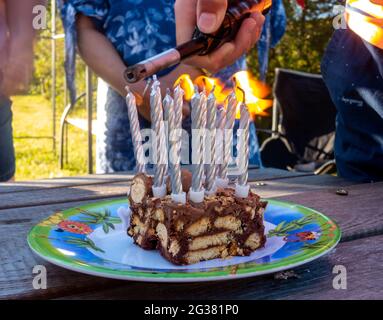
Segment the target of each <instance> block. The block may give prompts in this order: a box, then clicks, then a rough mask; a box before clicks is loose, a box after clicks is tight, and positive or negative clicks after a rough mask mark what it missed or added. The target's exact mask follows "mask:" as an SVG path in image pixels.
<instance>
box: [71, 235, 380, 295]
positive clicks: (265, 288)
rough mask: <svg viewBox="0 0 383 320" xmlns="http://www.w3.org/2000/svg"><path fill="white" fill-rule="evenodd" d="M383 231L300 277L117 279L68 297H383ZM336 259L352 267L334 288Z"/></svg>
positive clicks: (302, 272)
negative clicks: (195, 280) (106, 286)
mask: <svg viewBox="0 0 383 320" xmlns="http://www.w3.org/2000/svg"><path fill="white" fill-rule="evenodd" d="M382 241H383V236H379V237H370V238H366V239H360V240H355V241H351V242H346V243H342V244H340V245H339V246H338V247H337V249H336V250H334V251H333V252H332V253H330V254H329V255H327V256H324V257H322V258H320V259H318V260H316V261H314V262H312V263H309V264H307V265H304V266H301V267H298V268H296V269H294V273H295V274H296V276H297V278H290V279H287V280H277V279H275V277H274V275H267V276H262V277H254V278H247V279H242V280H233V281H227V282H211V283H197V284H162V285H159V284H151V283H139V282H127V283H121V282H120V283H117V285H118V287H117V288H113V289H109V290H108V289H107V290H102V291H98V292H90V291H89V292H87V293H83V294H80V295H79V294H76V295H71V296H65V297H63V298H65V299H129V300H130V299H145V300H152V299H153V300H154V299H160V300H161V299H200V300H210V299H212V300H215V299H216V300H221V299H222V300H223V299H290V300H300V299H308V300H310V299H330V300H336V299H383V280H382V276H381V275H382V272H383V246H382V245H381V243H382ZM335 265H342V266H344V267H346V270H347V289H346V290H335V289H334V288H333V279H334V276H335V274H333V273H332V271H333V268H334V266H335Z"/></svg>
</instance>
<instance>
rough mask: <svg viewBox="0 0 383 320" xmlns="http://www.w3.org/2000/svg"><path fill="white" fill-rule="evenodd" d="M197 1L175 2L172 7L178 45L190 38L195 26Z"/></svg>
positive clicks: (178, 0)
mask: <svg viewBox="0 0 383 320" xmlns="http://www.w3.org/2000/svg"><path fill="white" fill-rule="evenodd" d="M197 1H198V0H177V1H176V3H175V5H174V13H175V17H176V29H177V43H178V44H181V43H184V42H186V41H189V40H190V39H191V38H192V34H193V32H194V29H195V26H196V24H197Z"/></svg>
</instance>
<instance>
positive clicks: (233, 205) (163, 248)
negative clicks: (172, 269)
mask: <svg viewBox="0 0 383 320" xmlns="http://www.w3.org/2000/svg"><path fill="white" fill-rule="evenodd" d="M183 180H187V179H183ZM183 182H184V183H183V186H184V192H187V191H188V190H187V188H188V186H187V182H185V181H183ZM152 183H153V180H152V178H151V177H149V176H147V175H145V174H143V173H140V174H138V175H136V176H135V177H134V179H133V181H132V185H131V191H130V194H129V202H130V209H131V212H132V214H131V222H130V227H129V229H128V235H129V236H131V237H132V238H133V239H134V242H135V243H136V244H137V245H138V246H140V247H141V248H143V249H147V250H154V249H158V250H159V251H160V253H161V255H162V256H163V257H164V258H166V259H167V260H168V261H170V262H172V263H174V264H177V265H187V264H193V263H197V262H200V261H204V260H211V259H215V258H228V257H230V256H247V255H250V254H251V253H252V252H253V251H255V250H257V249H258V248H261V247H263V246H264V244H265V242H266V237H265V234H264V225H263V213H264V211H265V208H266V205H267V203H266V202H263V201H261V200H260V198H259V196H258V195H256V194H255V193H253V192H252V191H250V193H249V195H248V197H247V198H238V197H236V196H235V190H234V189H231V188H225V189H218V190H217V191H216V193H215V194H214V195H212V196H205V198H204V201H203V202H201V203H193V202H192V201H191V200H190V199H187V201H186V203H185V204H181V203H176V202H174V201H172V199H171V196H170V195H166V196H165V197H163V198H161V199H160V198H156V197H153V194H152Z"/></svg>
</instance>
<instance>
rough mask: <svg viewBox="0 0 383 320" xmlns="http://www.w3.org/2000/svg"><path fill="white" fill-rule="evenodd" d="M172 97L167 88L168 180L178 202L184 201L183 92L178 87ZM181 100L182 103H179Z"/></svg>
mask: <svg viewBox="0 0 383 320" xmlns="http://www.w3.org/2000/svg"><path fill="white" fill-rule="evenodd" d="M174 98H175V100H173V99H172V97H171V96H170V90H169V89H168V91H167V94H166V97H165V99H164V109H165V120H167V121H168V131H169V140H168V148H169V149H168V151H169V168H170V181H171V188H172V195H171V197H172V200H173V201H174V202H178V203H183V204H185V203H186V194H185V192H183V191H182V180H181V137H180V136H179V134H180V133H181V128H182V106H183V92H182V89H181V88H180V87H177V88H176V89H175V91H174ZM181 102H182V103H181Z"/></svg>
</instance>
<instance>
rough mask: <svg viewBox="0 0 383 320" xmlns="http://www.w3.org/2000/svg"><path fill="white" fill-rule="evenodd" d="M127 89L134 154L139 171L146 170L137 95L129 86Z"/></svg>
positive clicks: (127, 104)
mask: <svg viewBox="0 0 383 320" xmlns="http://www.w3.org/2000/svg"><path fill="white" fill-rule="evenodd" d="M126 90H127V95H126V106H127V108H128V115H129V124H130V132H131V136H132V142H133V149H134V156H135V158H136V163H137V171H138V172H145V159H144V149H143V147H142V136H141V130H140V123H139V121H138V112H137V105H136V97H135V96H134V94H133V92H131V91H130V89H129V87H126Z"/></svg>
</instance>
